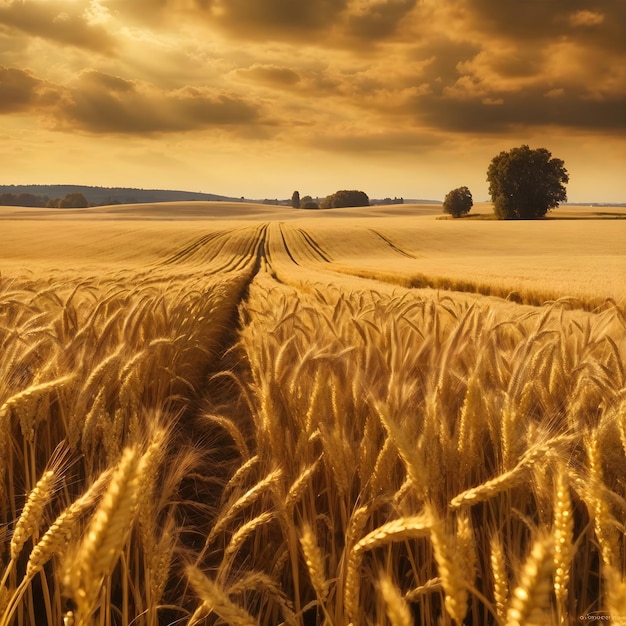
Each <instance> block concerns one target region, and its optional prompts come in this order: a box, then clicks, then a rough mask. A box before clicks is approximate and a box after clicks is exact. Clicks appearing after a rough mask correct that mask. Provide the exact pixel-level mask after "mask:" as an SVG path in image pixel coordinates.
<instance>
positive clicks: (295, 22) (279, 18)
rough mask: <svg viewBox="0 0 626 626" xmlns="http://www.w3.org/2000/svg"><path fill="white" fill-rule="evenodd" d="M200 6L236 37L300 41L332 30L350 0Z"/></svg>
mask: <svg viewBox="0 0 626 626" xmlns="http://www.w3.org/2000/svg"><path fill="white" fill-rule="evenodd" d="M198 5H199V6H200V8H202V9H203V10H204V11H205V14H206V15H207V16H208V17H210V18H211V19H212V20H214V21H215V22H216V23H217V24H220V25H222V26H224V27H226V28H228V29H229V30H231V31H233V32H235V33H239V34H243V35H247V36H253V37H272V38H276V39H279V40H297V39H299V38H301V37H306V36H314V35H315V34H316V33H320V32H322V31H324V30H326V29H329V28H332V27H333V25H334V24H335V23H337V21H338V19H339V16H340V14H341V13H342V11H344V10H345V8H346V6H347V0H297V1H295V0H212V1H210V2H201V3H200V2H199V3H198ZM305 43H309V42H307V41H306V40H305Z"/></svg>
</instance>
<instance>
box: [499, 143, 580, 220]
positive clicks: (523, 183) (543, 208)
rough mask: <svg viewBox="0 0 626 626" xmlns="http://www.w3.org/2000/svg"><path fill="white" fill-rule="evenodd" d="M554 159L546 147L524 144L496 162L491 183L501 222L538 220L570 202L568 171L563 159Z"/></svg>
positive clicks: (504, 153) (506, 153) (505, 153)
mask: <svg viewBox="0 0 626 626" xmlns="http://www.w3.org/2000/svg"><path fill="white" fill-rule="evenodd" d="M551 157H552V154H551V152H550V151H549V150H546V149H545V148H537V149H535V150H531V149H530V148H529V147H528V146H526V145H524V146H520V147H519V148H513V149H512V150H509V151H508V152H500V154H498V155H497V156H495V157H494V158H493V159H492V161H491V163H490V165H489V169H488V170H487V181H488V182H489V194H490V195H491V200H492V201H493V206H494V211H495V213H496V215H497V216H498V217H499V218H500V219H508V220H510V219H537V218H539V217H543V216H544V215H545V214H546V213H547V212H548V211H549V210H550V209H553V208H555V207H558V206H559V202H564V201H565V200H567V192H566V190H565V184H567V183H568V182H569V176H568V173H567V170H566V169H565V167H564V163H563V161H562V160H561V159H555V158H551Z"/></svg>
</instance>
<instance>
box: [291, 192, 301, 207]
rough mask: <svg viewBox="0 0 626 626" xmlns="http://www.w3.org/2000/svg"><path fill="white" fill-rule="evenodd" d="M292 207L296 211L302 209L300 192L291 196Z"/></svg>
mask: <svg viewBox="0 0 626 626" xmlns="http://www.w3.org/2000/svg"><path fill="white" fill-rule="evenodd" d="M291 206H292V207H293V208H294V209H299V208H300V192H299V191H294V192H293V193H292V194H291Z"/></svg>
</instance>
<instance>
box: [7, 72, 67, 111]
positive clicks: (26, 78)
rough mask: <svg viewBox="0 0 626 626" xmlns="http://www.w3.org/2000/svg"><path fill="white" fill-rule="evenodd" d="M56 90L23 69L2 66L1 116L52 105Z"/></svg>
mask: <svg viewBox="0 0 626 626" xmlns="http://www.w3.org/2000/svg"><path fill="white" fill-rule="evenodd" d="M55 100H56V94H55V90H54V88H53V87H52V86H51V85H49V84H48V83H46V82H45V81H43V80H40V79H38V78H36V77H35V76H33V75H32V74H31V73H30V72H26V71H24V70H21V69H15V68H9V67H4V66H1V65H0V114H3V113H4V114H6V113H22V112H28V111H32V110H35V109H41V108H42V107H45V106H48V105H50V104H52V103H53V102H54V101H55Z"/></svg>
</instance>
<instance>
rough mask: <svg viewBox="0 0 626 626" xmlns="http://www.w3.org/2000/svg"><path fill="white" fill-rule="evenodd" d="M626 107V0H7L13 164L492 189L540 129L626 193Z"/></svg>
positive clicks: (146, 176)
mask: <svg viewBox="0 0 626 626" xmlns="http://www.w3.org/2000/svg"><path fill="white" fill-rule="evenodd" d="M624 111H626V2H621V1H616V0H568V1H567V2H558V1H555V0H536V1H532V2H515V1H513V0H299V1H298V2H294V1H293V0H133V1H132V2H129V1H127V0H91V1H89V0H0V125H1V126H0V134H1V135H2V137H3V146H2V151H1V154H2V156H5V155H10V154H14V155H15V158H12V159H9V160H8V163H9V165H8V166H7V167H4V168H3V171H2V175H1V176H2V179H3V180H2V182H5V183H18V182H58V181H59V179H63V181H73V182H76V183H88V184H102V185H121V184H128V185H133V186H144V187H147V186H167V187H178V188H190V189H204V190H206V191H211V192H215V193H224V194H228V195H234V196H241V195H246V196H248V197H264V196H267V197H277V196H278V197H288V196H289V195H290V194H291V191H293V189H295V188H298V189H301V190H302V191H303V192H306V193H312V194H314V195H316V194H320V195H322V194H326V193H328V192H331V191H334V188H335V187H338V186H341V187H344V186H354V187H361V188H364V189H366V191H367V192H368V193H369V194H370V195H371V196H374V197H375V196H382V195H402V196H404V197H413V198H415V197H422V198H424V197H430V198H441V197H442V196H443V195H444V194H445V192H446V191H448V190H449V189H450V188H452V187H456V186H459V185H461V184H466V185H469V186H470V187H472V188H473V190H474V194H475V196H476V197H477V198H478V199H484V198H486V183H485V172H486V168H487V165H488V163H489V160H490V159H491V157H492V156H493V155H494V154H496V153H498V152H499V151H501V150H503V149H508V148H510V147H513V146H515V145H520V144H521V143H528V144H531V145H533V146H540V145H541V146H544V147H547V148H548V149H550V150H551V151H552V152H553V153H554V154H555V155H556V156H558V157H560V158H562V159H564V160H565V162H566V165H567V166H568V169H569V170H570V173H571V184H570V198H571V199H573V200H581V201H584V200H606V201H610V200H621V201H625V200H626V198H624V197H623V194H624V191H623V188H622V186H621V182H620V178H621V172H622V170H623V167H624V164H625V159H626V115H624ZM51 144H52V145H55V148H56V153H57V158H55V159H54V160H51V159H50V145H51ZM95 149H97V152H98V161H99V163H100V167H99V168H95V167H94V168H89V167H86V166H85V163H86V157H87V156H88V155H93V154H94V150H95Z"/></svg>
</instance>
